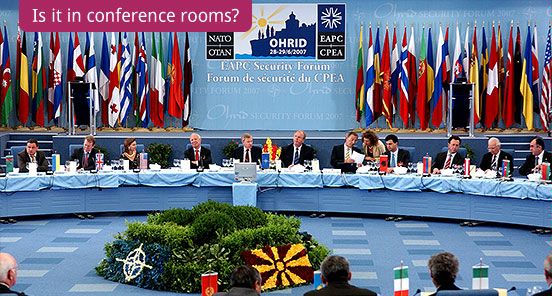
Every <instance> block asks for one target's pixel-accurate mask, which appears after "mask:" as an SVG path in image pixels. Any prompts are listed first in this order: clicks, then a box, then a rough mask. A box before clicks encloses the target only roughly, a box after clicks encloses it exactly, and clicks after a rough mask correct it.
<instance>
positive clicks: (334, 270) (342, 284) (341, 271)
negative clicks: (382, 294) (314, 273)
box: [304, 255, 377, 296]
mask: <svg viewBox="0 0 552 296" xmlns="http://www.w3.org/2000/svg"><path fill="white" fill-rule="evenodd" d="M320 271H321V276H322V283H324V284H325V285H326V286H325V287H324V288H322V289H320V290H313V291H309V292H307V293H305V294H304V296H324V295H368V296H372V295H373V296H375V295H377V294H376V293H375V292H373V291H371V290H368V289H362V288H358V287H355V286H353V285H351V284H349V281H350V280H351V270H350V269H349V261H347V259H346V258H344V257H341V256H336V255H332V256H328V257H326V259H324V261H323V262H322V265H321V266H320Z"/></svg>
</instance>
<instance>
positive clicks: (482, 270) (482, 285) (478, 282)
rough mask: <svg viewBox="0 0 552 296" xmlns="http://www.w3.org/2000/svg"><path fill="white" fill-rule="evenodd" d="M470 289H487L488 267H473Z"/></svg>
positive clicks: (478, 265) (481, 264) (480, 264)
mask: <svg viewBox="0 0 552 296" xmlns="http://www.w3.org/2000/svg"><path fill="white" fill-rule="evenodd" d="M472 289H473V290H482V289H489V266H488V265H483V263H479V264H477V265H474V266H473V279H472Z"/></svg>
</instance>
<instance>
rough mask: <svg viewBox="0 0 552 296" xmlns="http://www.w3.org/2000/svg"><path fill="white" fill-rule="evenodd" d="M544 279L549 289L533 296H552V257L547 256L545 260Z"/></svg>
mask: <svg viewBox="0 0 552 296" xmlns="http://www.w3.org/2000/svg"><path fill="white" fill-rule="evenodd" d="M544 279H545V280H546V284H547V285H548V289H547V290H544V291H542V292H539V293H537V294H534V295H533V296H551V295H552V255H548V256H546V259H544Z"/></svg>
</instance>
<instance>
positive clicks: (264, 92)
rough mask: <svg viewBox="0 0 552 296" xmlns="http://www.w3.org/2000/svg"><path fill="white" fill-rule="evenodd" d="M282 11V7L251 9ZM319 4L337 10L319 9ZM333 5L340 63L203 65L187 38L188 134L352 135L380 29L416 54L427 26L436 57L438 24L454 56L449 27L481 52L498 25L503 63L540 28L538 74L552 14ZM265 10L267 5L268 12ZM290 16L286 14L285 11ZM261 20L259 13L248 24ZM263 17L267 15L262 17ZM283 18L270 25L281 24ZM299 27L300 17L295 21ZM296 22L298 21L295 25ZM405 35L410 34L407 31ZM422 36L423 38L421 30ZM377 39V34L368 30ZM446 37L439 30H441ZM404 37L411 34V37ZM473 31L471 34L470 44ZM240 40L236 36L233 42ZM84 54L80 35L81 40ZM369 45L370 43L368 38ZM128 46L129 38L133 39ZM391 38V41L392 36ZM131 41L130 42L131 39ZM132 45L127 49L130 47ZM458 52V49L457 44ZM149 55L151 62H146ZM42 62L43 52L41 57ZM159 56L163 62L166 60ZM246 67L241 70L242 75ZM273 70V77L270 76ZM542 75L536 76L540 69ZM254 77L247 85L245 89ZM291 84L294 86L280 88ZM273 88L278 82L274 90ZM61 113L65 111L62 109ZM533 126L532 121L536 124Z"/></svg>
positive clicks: (418, 4)
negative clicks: (341, 8)
mask: <svg viewBox="0 0 552 296" xmlns="http://www.w3.org/2000/svg"><path fill="white" fill-rule="evenodd" d="M253 2H254V3H255V4H261V3H267V4H272V6H271V7H273V6H278V7H279V6H282V7H284V8H285V7H286V4H281V3H280V1H270V0H265V1H262V2H261V1H253ZM286 2H287V3H290V4H301V3H318V2H314V1H308V0H303V1H295V0H288V1H286ZM323 3H326V4H327V3H336V2H330V1H324V2H323ZM337 3H344V4H345V5H346V42H345V43H346V47H345V55H346V59H345V60H340V61H324V60H299V59H295V60H289V59H288V60H281V59H278V60H274V59H272V60H266V59H263V60H260V59H259V60H255V59H249V60H233V61H222V60H207V59H206V49H205V33H190V43H191V57H192V62H193V85H192V113H191V114H192V115H191V124H190V125H191V126H192V127H194V128H198V129H205V130H295V129H305V130H346V129H351V128H355V127H358V123H357V122H356V121H355V109H354V96H355V94H354V93H355V81H356V68H357V53H358V41H359V30H360V26H361V24H363V25H364V28H365V31H364V50H365V51H366V49H367V47H368V46H367V40H368V37H367V28H368V25H369V24H370V23H371V24H372V26H374V27H375V26H377V25H378V24H379V25H380V26H381V28H380V30H381V31H380V43H381V45H382V46H383V36H384V34H385V32H384V30H385V25H386V24H389V26H390V35H392V26H393V24H395V23H396V25H397V33H398V40H399V41H398V42H399V44H400V42H401V40H402V32H403V28H404V25H407V26H408V27H410V26H414V29H415V40H416V50H417V55H418V51H419V49H420V48H421V45H420V40H421V35H420V34H421V29H422V26H425V27H428V26H432V38H433V42H434V44H433V49H434V50H435V51H436V47H437V40H438V32H439V30H438V29H439V24H442V25H443V26H445V25H450V26H451V28H450V37H449V48H450V54H451V56H452V54H453V51H454V41H455V36H454V35H455V34H454V33H455V26H456V24H457V23H458V24H459V26H460V32H461V40H462V41H463V40H464V34H465V30H466V25H467V23H468V22H469V23H470V26H473V23H474V21H477V25H478V32H477V36H478V48H479V49H480V48H481V30H480V28H481V25H482V24H483V22H484V23H485V29H486V36H487V42H488V44H489V45H490V38H491V34H492V31H491V22H492V21H495V22H500V23H501V24H502V38H503V48H504V49H503V50H504V52H505V54H504V55H505V56H506V50H507V42H508V34H509V24H510V21H511V20H513V21H514V22H515V24H518V23H519V24H520V30H521V34H522V35H521V36H522V37H521V39H522V45H523V44H524V43H525V41H524V40H525V37H526V34H527V22H528V21H531V22H532V24H536V25H537V27H538V43H539V61H540V65H539V67H540V68H542V63H543V58H544V49H545V46H546V34H547V30H548V24H549V21H550V20H551V15H552V9H551V6H550V1H548V0H529V1H518V0H486V1H458V0H441V1H437V2H436V1H430V0H412V1H398V0H397V1H375V0H374V1H369V0H347V1H341V2H337ZM267 7H268V5H267ZM17 8H18V4H17V1H16V0H9V1H6V0H4V1H2V2H1V3H0V9H1V10H0V19H5V20H7V25H8V31H9V35H10V38H9V39H10V52H11V53H12V58H11V61H12V68H15V40H16V35H17V27H16V25H17V15H18V12H17ZM287 8H288V9H289V7H287ZM256 13H257V15H256V17H257V18H258V17H260V15H259V11H257V12H256V11H254V13H253V14H254V16H255V14H256ZM264 13H265V15H268V14H269V13H270V11H268V10H267V11H264ZM287 17H288V15H283V13H282V14H280V15H277V17H274V19H278V20H280V21H283V20H285V19H286V18H287ZM298 19H300V15H298ZM300 21H301V20H300ZM408 32H410V29H409V30H408ZM426 32H427V30H426ZM374 33H375V30H374ZM443 33H444V27H443ZM409 34H410V33H409ZM472 34H473V29H470V40H471V35H472ZM236 36H238V34H236ZM79 37H80V40H81V46H82V47H83V48H82V51H83V52H84V40H85V36H84V34H82V33H81V34H80V36H79ZM374 37H375V36H374ZM27 38H28V43H29V45H28V53H27V54H28V56H29V60H31V59H32V47H31V46H30V44H32V34H29V36H27ZM61 38H62V45H61V46H62V54H63V59H64V62H63V64H64V67H65V66H66V61H65V59H66V57H67V41H68V34H67V33H64V34H62V35H61ZM129 38H134V36H133V34H131V37H129ZM147 38H148V43H147V47H148V51H150V53H151V41H149V38H151V34H148V36H147ZM167 38H168V35H167V34H166V33H164V34H163V41H164V43H165V44H164V50H165V51H166V49H167ZM390 38H392V36H390ZM43 39H44V44H45V45H47V44H49V34H47V33H44V34H43ZM95 39H96V40H95V43H96V55H97V57H96V60H97V62H98V66H99V61H100V57H99V53H100V49H101V48H100V47H101V34H98V33H96V34H95ZM131 40H132V39H131ZM179 40H180V50H181V51H182V52H181V55H182V56H183V51H184V33H179ZM130 42H132V41H130ZM462 46H463V43H462ZM150 53H149V54H150ZM44 54H45V59H46V60H47V58H48V50H47V48H45V49H44ZM166 58H167V57H166V52H165V59H166ZM238 62H240V63H246V65H247V67H242V65H243V64H238ZM273 68H276V69H273ZM539 70H540V71H541V72H542V70H541V69H539ZM250 77H253V78H255V79H253V82H244V80H247V79H248V78H250ZM290 77H294V79H293V82H286V81H289V80H290ZM275 81H277V82H275ZM64 110H66V109H65V107H64ZM535 117H536V118H537V116H535Z"/></svg>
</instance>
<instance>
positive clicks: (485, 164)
mask: <svg viewBox="0 0 552 296" xmlns="http://www.w3.org/2000/svg"><path fill="white" fill-rule="evenodd" d="M505 159H507V160H509V161H510V173H511V174H513V173H514V158H513V157H512V155H510V154H509V153H508V152H504V151H502V150H500V152H499V154H498V160H497V162H496V167H497V169H498V168H501V167H502V161H503V160H505ZM492 162H493V154H492V153H491V152H487V153H485V154H483V158H482V159H481V164H479V168H480V169H482V170H484V171H486V170H490V169H491V165H492Z"/></svg>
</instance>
